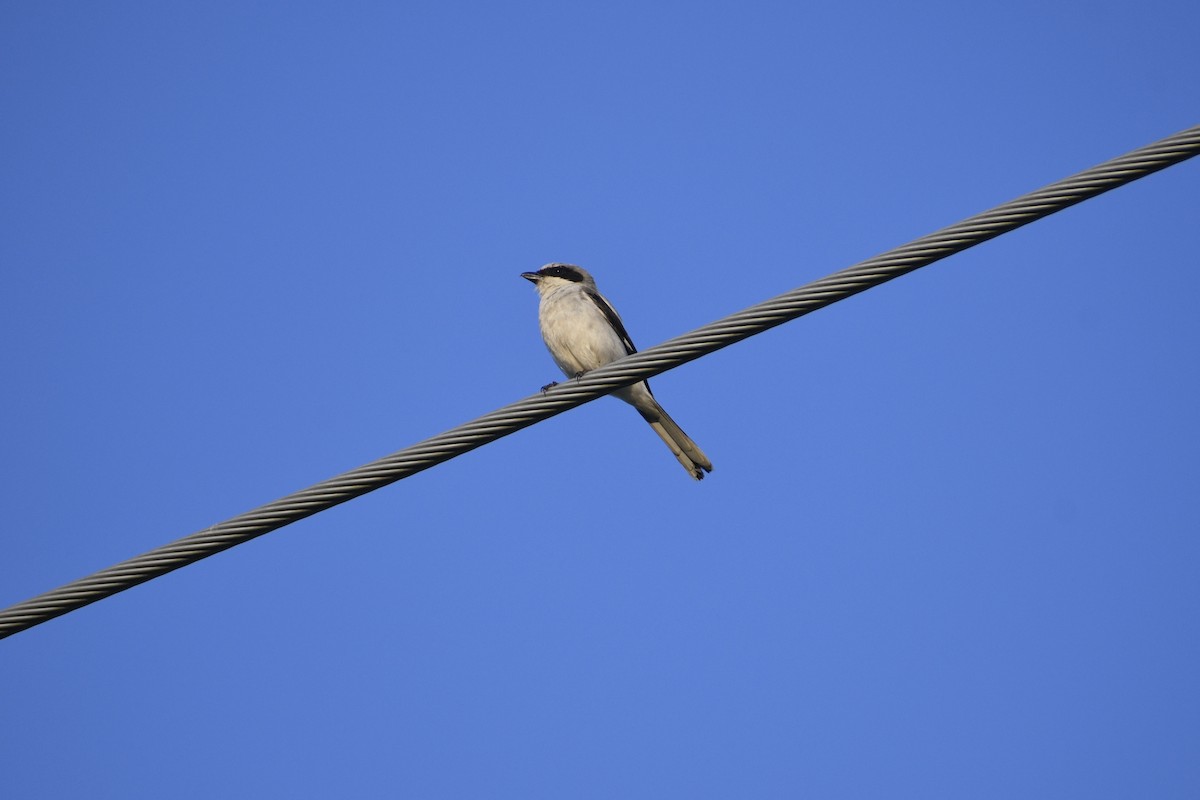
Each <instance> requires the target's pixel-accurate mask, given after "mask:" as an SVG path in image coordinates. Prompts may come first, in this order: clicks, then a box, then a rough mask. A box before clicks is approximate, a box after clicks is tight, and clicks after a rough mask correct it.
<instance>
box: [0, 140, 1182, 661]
mask: <svg viewBox="0 0 1200 800" xmlns="http://www.w3.org/2000/svg"><path fill="white" fill-rule="evenodd" d="M1197 154H1200V126H1196V127H1193V128H1189V129H1187V130H1185V131H1181V132H1179V133H1177V134H1175V135H1173V136H1169V137H1167V138H1165V139H1161V140H1159V141H1157V142H1154V143H1153V144H1150V145H1147V146H1145V147H1142V148H1140V149H1138V150H1134V151H1132V152H1130V153H1127V154H1125V155H1123V156H1120V157H1118V158H1114V159H1112V160H1111V161H1106V162H1104V163H1103V164H1100V165H1098V166H1095V167H1092V168H1091V169H1087V170H1084V171H1083V172H1080V173H1077V174H1076V175H1072V176H1071V177H1069V178H1064V179H1063V180H1061V181H1058V182H1056V183H1053V184H1050V185H1049V186H1046V187H1044V188H1042V189H1039V190H1037V191H1035V192H1031V193H1029V194H1026V195H1023V196H1021V197H1019V198H1017V199H1015V200H1011V201H1009V202H1007V203H1004V204H1003V205H999V206H996V207H995V208H993V209H991V210H989V211H985V212H983V213H981V214H977V215H975V216H973V217H970V218H968V219H966V220H963V221H962V222H959V223H957V224H955V225H951V226H949V227H947V228H943V229H942V230H940V231H937V232H936V233H932V234H929V235H927V236H923V237H921V238H919V239H916V240H914V241H912V242H910V243H909V244H906V245H903V246H901V247H897V248H895V249H894V250H889V251H888V252H886V253H883V254H882V255H878V256H875V257H874V258H870V259H867V260H866V261H863V262H860V263H858V264H855V265H854V266H852V267H848V268H846V269H843V270H841V271H839V272H835V273H833V274H832V275H828V276H826V277H824V278H821V279H820V280H817V281H814V282H812V283H809V284H807V285H805V286H802V287H800V288H798V289H794V290H792V291H790V292H786V293H784V294H781V295H779V296H777V297H774V298H772V299H770V300H767V301H765V302H762V303H759V304H758V305H755V306H751V307H750V308H747V309H745V310H743V311H739V312H737V313H735V314H731V315H730V316H728V317H725V318H723V319H720V320H717V321H716V322H712V323H709V324H708V325H705V326H703V327H700V328H697V329H696V330H694V331H692V332H690V333H686V334H684V335H682V336H677V337H675V338H674V339H670V340H668V341H666V342H664V343H662V344H660V345H657V346H655V347H651V348H648V349H646V350H643V351H641V352H640V353H635V354H634V355H631V356H628V357H626V358H622V359H620V360H619V361H614V362H613V363H612V364H608V365H605V366H604V367H602V368H600V369H597V370H594V371H592V372H589V373H588V374H587V375H585V376H583V377H582V378H580V379H579V380H570V381H566V382H564V383H562V384H559V385H558V386H556V387H554V388H553V389H551V390H549V391H548V392H546V393H544V394H536V395H534V396H532V397H528V398H525V399H524V400H520V401H518V402H516V403H512V404H510V405H508V406H505V407H504V408H501V409H498V410H496V411H493V412H491V413H490V414H485V415H484V416H482V417H479V418H477V419H475V420H473V421H471V422H468V423H466V424H463V425H460V426H458V427H456V428H453V429H451V430H449V431H446V432H445V433H442V434H439V435H437V436H434V437H432V438H430V439H426V440H424V441H422V442H418V443H417V444H414V445H412V446H411V447H406V448H405V449H403V450H400V451H398V452H396V453H393V454H392V455H389V456H385V457H384V458H381V459H379V460H377V461H373V462H371V463H370V464H366V465H365V466H362V467H359V468H357V469H353V470H350V471H349V472H345V473H342V474H341V475H338V476H336V477H333V478H330V479H328V480H325V481H322V482H321V483H318V484H316V485H314V486H311V487H309V488H307V489H303V490H301V491H298V492H295V493H294V494H290V495H288V496H286V497H283V498H281V499H279V500H276V501H274V502H272V503H268V504H266V505H264V506H260V507H258V508H256V509H253V510H251V511H247V512H246V513H244V514H239V515H238V516H236V517H233V518H232V519H229V520H226V521H225V522H221V523H218V524H216V525H213V526H211V527H209V528H205V529H204V530H202V531H199V532H197V533H194V534H191V535H190V536H185V537H184V538H182V539H179V540H177V541H174V542H171V543H169V544H166V545H163V546H162V547H158V548H155V549H154V550H151V551H149V552H147V553H143V554H142V555H139V556H136V557H134V558H131V559H128V560H127V561H123V562H121V563H119V564H116V565H114V566H112V567H109V568H107V569H103V570H101V571H99V572H96V573H95V574H93V575H89V576H87V577H84V578H80V579H79V580H76V581H73V582H71V583H68V584H66V585H64V586H61V587H59V588H57V589H53V590H51V591H48V592H46V593H44V594H41V595H38V596H37V597H34V598H31V599H29V600H26V601H24V602H21V603H17V604H16V605H14V606H11V607H9V608H7V609H4V610H2V611H0V639H2V638H5V637H8V636H11V635H12V634H14V633H18V632H20V631H23V630H25V629H27V628H31V627H33V626H35V625H38V624H41V623H42V622H45V621H47V620H50V619H53V618H54V617H57V616H61V615H63V614H66V613H68V612H70V611H74V610H75V609H77V608H81V607H83V606H86V605H88V604H90V603H94V602H96V601H97V600H101V599H103V598H105V597H109V596H110V595H114V594H116V593H117V592H121V591H124V590H125V589H129V588H132V587H134V586H137V585H138V584H140V583H144V582H146V581H149V580H151V579H153V578H157V577H159V576H161V575H165V574H166V573H168V572H171V571H173V570H176V569H179V568H180V567H183V566H186V565H188V564H191V563H194V562H196V561H199V560H200V559H202V558H207V557H208V556H211V555H215V554H216V553H219V552H221V551H223V550H227V549H229V548H230V547H233V546H235V545H238V544H242V543H243V542H247V541H249V540H251V539H254V538H256V537H258V536H262V535H263V534H265V533H270V532H271V531H273V530H277V529H278V528H282V527H283V526H285V525H288V524H290V523H292V522H296V521H298V520H301V519H304V518H305V517H308V516H311V515H313V514H316V513H317V512H319V511H324V510H325V509H328V508H332V507H333V506H335V505H338V504H340V503H344V502H346V501H347V500H352V499H354V498H355V497H358V496H360V495H363V494H366V493H367V492H370V491H374V490H375V489H379V488H382V487H384V486H387V485H388V484H390V483H394V482H395V481H398V480H400V479H401V478H406V477H408V476H410V475H413V474H415V473H417V472H420V471H422V470H425V469H428V468H429V467H432V466H435V465H437V464H440V463H442V462H443V461H448V460H449V459H451V458H454V457H455V456H458V455H462V454H463V453H466V452H468V451H470V450H474V449H475V448H477V447H481V446H482V445H485V444H487V443H489V442H492V441H495V440H496V439H499V438H501V437H503V436H507V435H508V434H510V433H514V432H516V431H518V430H521V429H522V428H525V427H528V426H530V425H533V424H534V423H536V422H540V421H542V420H544V419H547V418H549V417H552V416H554V415H556V414H561V413H562V412H564V411H567V410H569V409H572V408H575V407H576V406H579V405H582V404H584V403H586V402H589V401H591V400H594V399H596V398H597V397H602V396H604V395H606V394H608V393H610V392H612V391H613V390H614V389H617V388H620V387H621V386H627V385H629V384H631V383H634V382H635V381H638V380H642V379H643V378H649V377H653V376H654V375H658V374H659V373H662V372H665V371H667V370H669V369H673V368H674V367H677V366H679V365H681V364H686V363H687V362H689V361H692V360H694V359H697V358H700V357H701V356H704V355H707V354H709V353H712V352H714V351H716V350H720V349H721V348H724V347H728V346H729V345H731V344H734V343H736V342H740V341H741V340H743V339H746V338H748V337H750V336H754V335H755V334H758V333H762V332H763V331H766V330H769V329H770V328H773V327H775V326H776V325H781V324H783V323H784V322H788V321H791V320H793V319H796V318H797V317H800V316H803V315H805V314H808V313H810V312H812V311H815V310H817V309H819V308H823V307H824V306H827V305H830V304H832V303H835V302H837V301H838V300H843V299H845V298H847V297H850V296H852V295H855V294H858V293H859V292H862V291H865V290H867V289H869V288H871V287H873V286H878V285H880V284H882V283H885V282H887V281H890V280H892V279H893V278H898V277H900V276H901V275H905V274H907V273H909V272H912V271H913V270H915V269H919V268H920V267H923V266H926V265H928V264H931V263H933V262H934V261H938V260H940V259H942V258H945V257H946V256H949V255H953V254H955V253H958V252H961V251H962V250H965V249H967V248H968V247H972V246H974V245H976V244H979V243H981V242H985V241H987V240H989V239H992V238H994V237H996V236H999V235H1001V234H1003V233H1007V232H1008V231H1011V230H1014V229H1016V228H1019V227H1021V226H1023V225H1027V224H1029V223H1030V222H1033V221H1035V220H1038V219H1041V218H1042V217H1045V216H1048V215H1050V214H1053V213H1054V212H1056V211H1061V210H1062V209H1064V208H1068V207H1069V206H1072V205H1075V204H1076V203H1080V202H1082V201H1084V200H1087V199H1089V198H1091V197H1095V196H1096V195H1099V194H1102V193H1104V192H1106V191H1109V190H1111V189H1115V188H1117V187H1119V186H1123V185H1124V184H1126V183H1130V182H1131V181H1134V180H1137V179H1138V178H1141V177H1144V176H1146V175H1149V174H1151V173H1154V172H1157V171H1159V170H1162V169H1165V168H1167V167H1169V166H1171V165H1173V164H1177V163H1179V162H1181V161H1184V160H1186V159H1188V158H1191V157H1193V156H1195V155H1197Z"/></svg>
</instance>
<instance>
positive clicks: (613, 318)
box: [586, 289, 637, 355]
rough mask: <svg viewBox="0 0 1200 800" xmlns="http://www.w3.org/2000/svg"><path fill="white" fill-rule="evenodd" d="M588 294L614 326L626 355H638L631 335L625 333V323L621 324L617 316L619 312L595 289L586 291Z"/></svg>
mask: <svg viewBox="0 0 1200 800" xmlns="http://www.w3.org/2000/svg"><path fill="white" fill-rule="evenodd" d="M586 294H587V296H588V297H590V298H591V299H592V302H593V303H595V304H596V308H598V309H600V313H602V314H604V317H605V319H607V320H608V324H609V325H612V327H613V330H614V331H616V332H617V336H620V337H621V344H623V345H625V355H633V354H634V353H636V352H637V348H636V347H634V346H633V340H632V339H630V338H629V334H628V333H627V332H626V331H625V325H624V323H622V322H621V318H620V317H618V316H617V312H616V311H615V310H614V309H613V307H612V306H610V305H609V304H608V301H607V300H605V299H604V296H603V295H601V294H600V293H599V292H597V291H595V290H594V289H588V290H586Z"/></svg>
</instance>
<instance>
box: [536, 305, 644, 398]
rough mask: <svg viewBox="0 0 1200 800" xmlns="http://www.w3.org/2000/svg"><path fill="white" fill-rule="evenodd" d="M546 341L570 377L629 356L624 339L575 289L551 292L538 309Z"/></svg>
mask: <svg viewBox="0 0 1200 800" xmlns="http://www.w3.org/2000/svg"><path fill="white" fill-rule="evenodd" d="M538 322H539V323H540V325H541V329H542V339H544V340H545V342H546V347H547V348H548V349H549V350H550V355H551V356H552V357H553V358H554V363H556V364H558V368H559V369H561V370H562V371H563V374H565V375H566V376H567V377H574V376H575V375H577V374H579V373H580V372H587V371H588V370H593V369H596V368H597V367H600V366H603V365H604V364H607V363H609V362H610V361H615V360H616V359H618V358H620V357H622V356H624V355H625V346H624V345H623V344H622V343H621V338H620V337H619V336H618V335H617V333H616V332H615V331H614V330H613V329H612V326H611V325H609V324H608V320H607V319H606V318H605V317H604V314H603V313H601V311H600V309H598V308H596V304H595V303H593V302H592V300H591V298H589V297H588V296H587V295H586V294H584V292H583V291H582V290H581V289H580V288H578V287H574V286H567V287H563V288H561V289H556V290H554V291H551V292H548V293H547V294H546V295H545V296H543V297H542V300H541V303H540V304H539V306H538Z"/></svg>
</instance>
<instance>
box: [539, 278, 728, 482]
mask: <svg viewBox="0 0 1200 800" xmlns="http://www.w3.org/2000/svg"><path fill="white" fill-rule="evenodd" d="M521 277H522V278H524V279H525V280H527V281H532V282H533V285H534V287H535V288H536V289H537V292H538V296H539V303H538V324H539V327H540V328H541V331H542V340H543V341H545V343H546V348H547V349H548V350H549V351H550V356H551V357H552V358H553V359H554V363H555V364H557V365H558V368H559V369H561V370H562V371H563V374H564V375H566V376H567V377H568V378H578V377H580V376H581V375H583V374H584V373H585V372H589V371H590V370H593V369H596V368H597V367H602V366H604V365H605V364H607V363H609V362H611V361H616V360H617V359H618V358H623V357H624V356H627V355H631V354H633V353H636V352H637V348H636V347H634V346H633V341H632V340H630V338H629V334H628V333H626V331H625V324H624V323H623V322H621V318H620V316H618V315H617V312H616V310H615V309H614V308H613V307H612V304H611V303H609V302H608V301H607V300H605V299H604V295H602V294H600V292H599V291H598V290H597V289H596V281H595V279H594V278H592V276H591V275H590V274H588V272H587V270H585V269H583V268H582V267H579V266H576V265H575V264H560V263H553V264H547V265H545V266H544V267H542V268H541V269H539V270H538V271H537V272H522V273H521ZM553 385H554V384H548V385H547V386H545V387H543V391H544V390H545V389H548V388H549V387H550V386H553ZM613 395H614V396H616V397H618V398H620V399H621V400H624V401H625V402H626V403H629V404H630V405H631V406H633V407H634V408H635V409H637V412H638V413H639V414H641V415H642V418H643V419H644V420H646V422H648V423H650V427H651V428H653V429H654V432H655V433H657V434H658V435H659V437H661V438H662V440H663V441H664V442H666V445H667V447H669V448H671V452H672V453H674V454H675V458H677V459H678V460H679V463H680V464H682V465H683V468H684V469H685V470H687V471H688V474H689V475H691V476H692V477H693V478H695V479H696V480H701V479H703V478H704V473H706V472H712V468H713V467H712V462H711V461H709V460H708V456H706V455H704V451H703V450H701V449H700V448H699V447H697V446H696V443H695V442H693V441H692V438H691V437H690V436H688V435H687V434H686V433H684V432H683V429H682V428H680V427H679V425H678V424H677V423H676V422H675V420H673V419H671V416H670V415H669V414H667V412H666V411H665V410H664V409H663V407H662V406H660V405H659V404H658V401H657V400H655V399H654V395H653V394H652V393H651V391H650V384H649V383H647V382H646V381H639V382H638V383H635V384H633V385H632V386H626V387H624V388H622V389H617V390H616V391H615V392H613Z"/></svg>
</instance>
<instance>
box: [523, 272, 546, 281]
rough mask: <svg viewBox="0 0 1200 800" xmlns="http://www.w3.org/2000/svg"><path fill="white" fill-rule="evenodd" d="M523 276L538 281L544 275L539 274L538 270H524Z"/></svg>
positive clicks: (528, 279)
mask: <svg viewBox="0 0 1200 800" xmlns="http://www.w3.org/2000/svg"><path fill="white" fill-rule="evenodd" d="M521 277H522V278H524V279H525V280H527V281H533V282H534V283H537V282H538V281H539V280H541V279H542V276H541V275H538V274H537V273H536V272H522V273H521Z"/></svg>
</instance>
